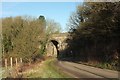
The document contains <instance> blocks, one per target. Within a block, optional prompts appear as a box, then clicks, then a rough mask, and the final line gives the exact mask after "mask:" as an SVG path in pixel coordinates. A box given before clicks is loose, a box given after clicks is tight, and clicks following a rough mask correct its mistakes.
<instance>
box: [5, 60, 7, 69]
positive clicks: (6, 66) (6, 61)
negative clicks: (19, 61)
mask: <svg viewBox="0 0 120 80" xmlns="http://www.w3.org/2000/svg"><path fill="white" fill-rule="evenodd" d="M5 68H6V69H7V59H5Z"/></svg>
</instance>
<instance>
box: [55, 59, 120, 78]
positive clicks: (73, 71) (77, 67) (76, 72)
mask: <svg viewBox="0 0 120 80" xmlns="http://www.w3.org/2000/svg"><path fill="white" fill-rule="evenodd" d="M55 65H56V66H58V67H59V68H60V69H61V70H62V71H64V73H67V74H68V75H70V76H71V77H72V78H104V79H106V80H107V78H117V79H118V78H119V74H120V72H118V71H113V70H107V69H100V68H95V67H91V66H86V65H82V64H78V63H74V62H67V61H56V63H55Z"/></svg>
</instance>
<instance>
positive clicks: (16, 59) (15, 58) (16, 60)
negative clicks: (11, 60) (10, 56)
mask: <svg viewBox="0 0 120 80" xmlns="http://www.w3.org/2000/svg"><path fill="white" fill-rule="evenodd" d="M15 63H16V66H17V65H18V63H17V58H15Z"/></svg>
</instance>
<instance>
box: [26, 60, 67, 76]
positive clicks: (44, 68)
mask: <svg viewBox="0 0 120 80" xmlns="http://www.w3.org/2000/svg"><path fill="white" fill-rule="evenodd" d="M54 62H55V59H47V60H46V61H44V62H43V63H41V64H39V65H36V67H34V68H33V69H31V70H29V71H27V72H26V73H25V74H24V77H27V78H67V77H68V76H67V75H66V74H64V73H63V72H61V71H60V69H59V68H58V67H56V66H55V65H54Z"/></svg>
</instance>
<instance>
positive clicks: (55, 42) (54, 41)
mask: <svg viewBox="0 0 120 80" xmlns="http://www.w3.org/2000/svg"><path fill="white" fill-rule="evenodd" d="M50 42H52V43H53V45H54V46H55V49H56V50H57V53H56V54H57V55H56V56H57V57H58V56H59V49H58V45H59V42H58V41H56V40H50ZM54 54H55V53H54Z"/></svg>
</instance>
